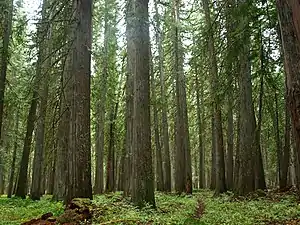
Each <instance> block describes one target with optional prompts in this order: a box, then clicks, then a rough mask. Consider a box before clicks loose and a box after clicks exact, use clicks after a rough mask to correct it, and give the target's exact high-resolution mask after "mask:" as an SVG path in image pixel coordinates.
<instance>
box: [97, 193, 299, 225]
mask: <svg viewBox="0 0 300 225" xmlns="http://www.w3.org/2000/svg"><path fill="white" fill-rule="evenodd" d="M212 196H213V193H212V192H210V191H200V192H197V193H195V194H194V195H193V196H192V197H191V196H184V195H183V196H177V195H166V194H162V193H156V203H157V209H152V208H151V207H146V208H144V209H137V208H135V207H134V206H133V205H131V204H130V202H129V201H128V199H123V198H122V196H121V194H120V193H117V194H115V195H101V196H96V197H95V200H94V203H95V204H96V205H97V207H99V210H98V209H97V210H96V215H95V224H101V223H104V222H107V221H111V222H112V221H115V222H116V223H113V224H137V222H142V223H145V224H146V222H148V223H149V224H190V225H192V224H198V225H201V224H203V225H204V224H206V225H208V224H230V225H247V224H249V225H250V224H264V221H265V220H283V219H288V218H293V217H296V216H299V214H300V211H299V206H298V205H297V203H296V199H295V197H294V196H289V195H286V196H275V197H274V196H273V195H272V196H273V197H272V198H258V199H255V200H233V198H232V197H233V196H232V194H231V193H229V194H226V195H222V196H221V197H219V198H212ZM199 198H201V199H202V200H203V202H204V205H205V209H204V214H203V216H202V217H201V219H197V218H196V217H195V209H196V204H197V200H198V199H199Z"/></svg>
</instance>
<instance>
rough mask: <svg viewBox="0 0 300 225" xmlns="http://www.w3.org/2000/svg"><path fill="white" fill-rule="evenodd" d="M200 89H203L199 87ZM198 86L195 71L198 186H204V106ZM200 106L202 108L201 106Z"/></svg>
mask: <svg viewBox="0 0 300 225" xmlns="http://www.w3.org/2000/svg"><path fill="white" fill-rule="evenodd" d="M201 89H203V88H202V87H201ZM202 95H203V91H201V96H202ZM200 98H201V100H202V97H200V86H199V79H198V73H197V72H196V100H197V124H198V129H199V130H198V142H199V146H198V152H199V188H204V187H205V152H204V143H203V132H204V129H203V122H202V116H201V113H202V110H203V109H204V107H203V106H202V101H201V103H200ZM201 107H202V108H201Z"/></svg>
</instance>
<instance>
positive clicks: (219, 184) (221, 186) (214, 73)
mask: <svg viewBox="0 0 300 225" xmlns="http://www.w3.org/2000/svg"><path fill="white" fill-rule="evenodd" d="M202 3H203V9H204V12H205V21H206V28H207V31H208V35H207V38H208V53H209V60H210V73H211V87H212V89H211V92H212V93H211V94H212V98H213V117H214V124H215V131H216V133H215V135H216V191H215V195H219V194H220V193H223V192H225V191H226V190H227V188H226V183H225V161H224V146H223V131H222V117H221V115H222V113H221V107H220V97H219V94H218V90H219V84H218V83H219V81H218V68H217V59H216V53H215V46H214V37H213V31H212V25H211V18H210V9H209V2H208V0H203V1H202Z"/></svg>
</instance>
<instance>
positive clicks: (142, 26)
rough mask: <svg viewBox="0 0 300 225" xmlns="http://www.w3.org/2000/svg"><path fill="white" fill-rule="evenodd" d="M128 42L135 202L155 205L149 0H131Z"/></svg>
mask: <svg viewBox="0 0 300 225" xmlns="http://www.w3.org/2000/svg"><path fill="white" fill-rule="evenodd" d="M128 7H129V8H128V12H127V13H128V14H127V18H126V19H127V29H128V30H127V32H128V33H127V35H128V37H127V45H128V61H129V67H130V70H129V71H130V72H131V73H132V77H133V90H134V92H133V112H132V114H133V118H134V119H133V123H132V131H133V132H132V133H133V138H132V139H133V141H132V155H133V158H132V164H133V166H132V177H133V178H132V193H131V194H132V201H133V202H134V204H136V205H138V206H143V205H144V204H145V202H146V203H149V204H150V205H152V206H153V207H155V199H154V179H153V170H152V151H151V131H150V83H149V80H150V74H149V69H150V68H149V62H150V60H149V56H150V54H149V47H150V40H149V21H148V20H149V19H148V18H149V13H148V0H130V1H129V3H128Z"/></svg>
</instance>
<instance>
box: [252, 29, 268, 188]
mask: <svg viewBox="0 0 300 225" xmlns="http://www.w3.org/2000/svg"><path fill="white" fill-rule="evenodd" d="M261 35H262V34H261ZM260 58H261V71H260V72H261V74H260V91H259V106H258V122H257V123H258V124H257V126H256V144H257V147H256V149H257V153H256V154H255V189H261V190H265V189H266V182H265V176H264V168H263V160H262V155H261V141H260V140H261V138H260V136H261V123H262V111H263V96H264V79H263V78H264V75H265V67H264V61H265V57H264V48H263V41H262V37H261V56H260Z"/></svg>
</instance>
